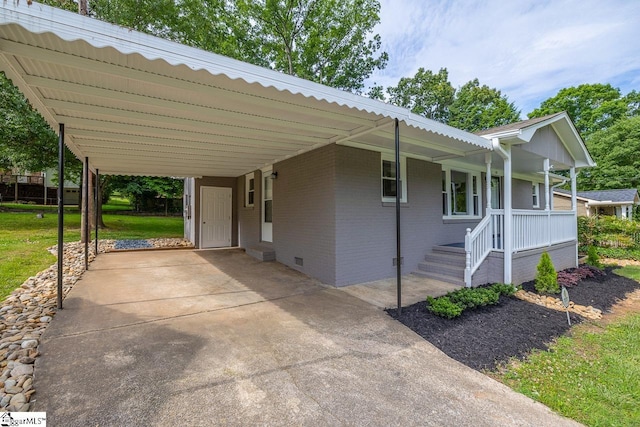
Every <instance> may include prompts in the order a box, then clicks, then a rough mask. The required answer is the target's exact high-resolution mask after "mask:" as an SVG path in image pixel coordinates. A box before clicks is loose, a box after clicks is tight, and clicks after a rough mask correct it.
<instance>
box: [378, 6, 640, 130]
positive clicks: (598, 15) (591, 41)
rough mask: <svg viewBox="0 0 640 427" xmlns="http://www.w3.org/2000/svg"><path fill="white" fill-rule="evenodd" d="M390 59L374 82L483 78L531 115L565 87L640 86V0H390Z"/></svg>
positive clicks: (385, 34)
mask: <svg viewBox="0 0 640 427" xmlns="http://www.w3.org/2000/svg"><path fill="white" fill-rule="evenodd" d="M380 4H381V11H380V24H378V26H376V28H375V29H374V33H377V34H380V36H381V38H382V50H383V51H386V52H387V53H388V54H389V63H388V64H387V67H386V68H385V69H384V70H382V71H377V72H375V73H374V74H373V75H372V76H371V78H370V79H369V80H368V81H367V84H368V85H372V84H373V83H376V84H380V85H382V86H384V87H385V88H386V87H388V86H395V85H396V84H397V83H398V81H399V80H400V78H402V77H412V76H414V75H415V73H416V72H417V71H418V68H420V67H423V68H425V69H429V70H432V71H434V72H437V71H438V70H439V69H440V68H446V69H447V70H448V71H449V80H450V81H451V83H452V84H453V86H454V87H456V88H457V87H460V86H462V85H463V84H465V83H466V82H468V81H469V80H472V79H474V78H478V80H479V81H480V84H481V85H487V86H489V87H494V88H496V89H499V90H501V91H502V94H503V95H506V96H507V97H508V98H509V101H511V102H514V103H515V105H516V107H517V108H519V109H520V110H521V115H522V117H523V118H526V115H527V113H529V112H531V111H532V110H533V109H535V108H537V107H539V106H540V103H541V102H542V101H544V100H546V99H548V98H550V97H552V96H555V95H556V94H557V93H558V91H559V90H560V89H562V88H565V87H571V86H578V85H580V84H584V83H610V84H611V85H612V86H614V87H617V88H619V89H620V90H621V91H622V94H623V95H626V94H627V93H628V92H630V91H631V90H633V89H635V90H637V91H640V0H450V1H447V0H380Z"/></svg>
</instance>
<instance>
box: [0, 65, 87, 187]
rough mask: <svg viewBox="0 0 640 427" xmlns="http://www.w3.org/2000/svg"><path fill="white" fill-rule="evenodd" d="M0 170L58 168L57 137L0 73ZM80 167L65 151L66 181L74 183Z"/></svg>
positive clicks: (73, 157)
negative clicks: (0, 120) (1, 121)
mask: <svg viewBox="0 0 640 427" xmlns="http://www.w3.org/2000/svg"><path fill="white" fill-rule="evenodd" d="M0 114H1V117H3V119H4V121H3V124H2V126H0V168H2V169H12V168H17V169H20V170H23V171H42V170H45V169H53V168H56V167H57V165H58V136H57V135H56V134H55V132H54V131H53V130H52V129H51V127H50V126H49V124H48V123H47V122H46V121H45V120H44V118H43V117H42V116H41V115H40V114H39V113H38V112H37V111H36V110H35V109H34V108H33V107H32V106H31V104H30V103H29V101H28V100H27V99H26V98H25V97H24V95H23V94H22V92H20V90H19V89H18V88H17V87H15V86H14V85H13V83H12V82H11V80H9V79H8V78H7V77H6V75H5V74H4V73H3V72H0ZM81 168H82V165H81V164H80V162H79V161H78V160H77V159H76V158H75V156H74V155H73V154H72V153H71V152H70V151H69V150H68V149H67V150H66V153H65V177H66V179H71V180H76V179H77V178H78V177H79V175H80V170H81Z"/></svg>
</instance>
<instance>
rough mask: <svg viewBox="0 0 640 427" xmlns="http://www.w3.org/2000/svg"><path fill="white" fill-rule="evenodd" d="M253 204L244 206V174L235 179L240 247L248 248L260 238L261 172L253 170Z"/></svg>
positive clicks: (258, 241)
mask: <svg viewBox="0 0 640 427" xmlns="http://www.w3.org/2000/svg"><path fill="white" fill-rule="evenodd" d="M254 179H255V181H254V183H255V184H254V194H253V206H252V207H247V206H245V200H244V198H245V195H244V191H245V176H244V175H242V176H239V177H238V179H237V186H238V187H237V188H238V199H237V209H238V245H239V246H240V247H242V248H245V249H247V248H250V247H252V246H255V245H257V244H258V243H260V239H261V229H260V228H261V221H262V217H261V216H260V215H261V212H262V211H261V207H262V185H261V182H262V173H261V172H260V171H259V170H257V171H255V172H254Z"/></svg>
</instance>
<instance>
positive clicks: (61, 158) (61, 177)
mask: <svg viewBox="0 0 640 427" xmlns="http://www.w3.org/2000/svg"><path fill="white" fill-rule="evenodd" d="M63 258H64V123H60V132H59V135H58V295H57V303H58V310H61V309H62V260H63Z"/></svg>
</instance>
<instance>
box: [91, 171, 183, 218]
mask: <svg viewBox="0 0 640 427" xmlns="http://www.w3.org/2000/svg"><path fill="white" fill-rule="evenodd" d="M104 187H105V188H104V190H103V195H104V196H106V195H111V194H112V193H114V192H118V193H120V194H122V195H123V196H125V197H127V198H128V199H130V200H131V202H132V203H133V204H134V206H135V209H136V211H148V210H154V209H155V201H156V200H157V199H159V198H162V199H164V209H165V214H168V208H169V205H168V200H169V199H175V198H179V197H182V192H183V190H184V180H182V179H178V178H168V177H148V176H122V175H120V176H110V177H108V179H107V180H105V186H104ZM107 200H108V199H107ZM103 201H105V199H103Z"/></svg>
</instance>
